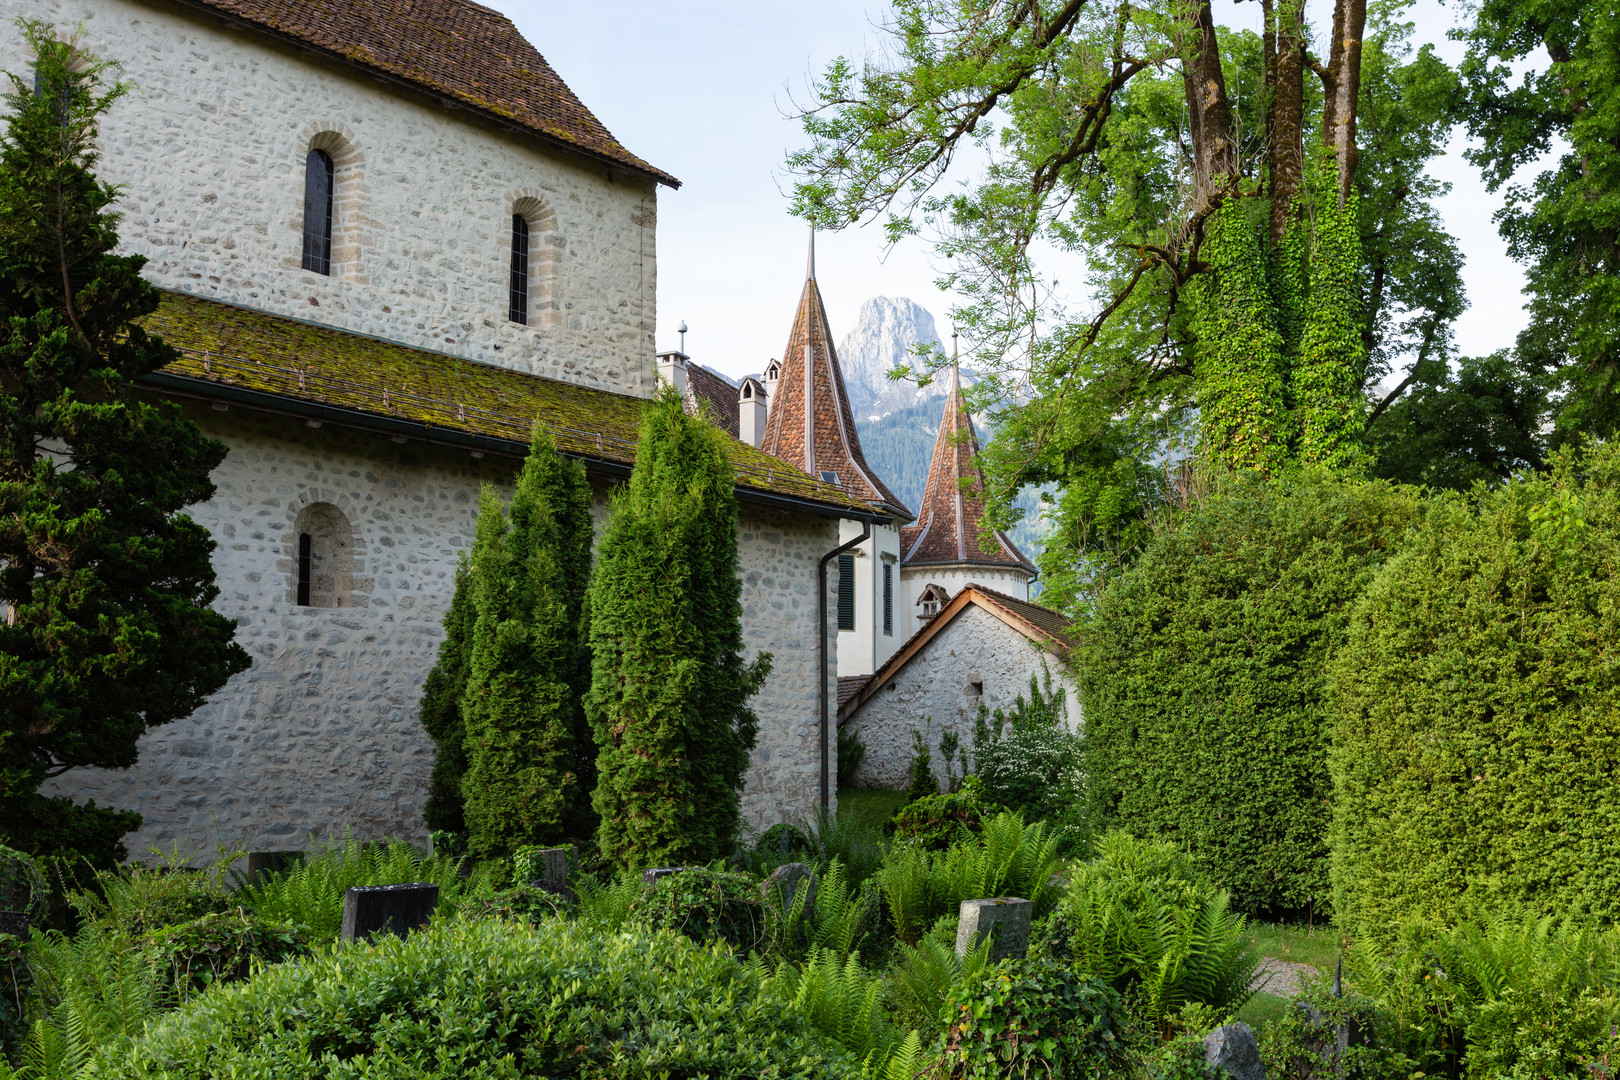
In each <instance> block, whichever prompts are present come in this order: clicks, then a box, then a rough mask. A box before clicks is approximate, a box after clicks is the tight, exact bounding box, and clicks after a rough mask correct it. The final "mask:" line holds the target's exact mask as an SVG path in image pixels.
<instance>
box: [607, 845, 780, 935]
mask: <svg viewBox="0 0 1620 1080" xmlns="http://www.w3.org/2000/svg"><path fill="white" fill-rule="evenodd" d="M629 915H630V919H631V920H632V921H633V922H635V923H638V924H640V925H642V926H646V927H651V928H655V929H668V930H675V931H678V932H680V933H682V934H684V935H686V936H687V937H689V938H691V939H692V940H693V941H697V942H704V943H707V942H713V941H723V942H725V943H726V944H728V945H730V946H731V947H732V948H734V949H737V950H739V951H741V952H751V951H753V950H755V949H758V948H760V947H761V946H763V945H764V944H765V943H766V941H767V938H768V935H769V933H770V921H769V914H768V912H767V911H766V905H765V902H764V899H763V898H762V897H761V896H760V892H759V885H758V884H757V883H755V881H754V879H753V878H750V877H748V876H746V875H744V874H731V873H727V872H725V871H723V870H710V869H707V868H705V867H702V866H692V867H688V868H687V869H685V870H682V871H681V872H680V873H678V874H666V875H665V876H663V877H661V878H659V879H658V881H657V883H656V884H654V885H653V886H651V887H643V888H642V890H641V894H640V896H639V897H637V899H636V901H635V903H634V904H633V905H632V906H631V908H630V912H629Z"/></svg>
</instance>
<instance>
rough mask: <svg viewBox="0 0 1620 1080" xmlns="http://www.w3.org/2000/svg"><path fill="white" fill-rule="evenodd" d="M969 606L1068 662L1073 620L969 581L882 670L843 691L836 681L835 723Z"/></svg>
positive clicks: (841, 682) (861, 677) (847, 716)
mask: <svg viewBox="0 0 1620 1080" xmlns="http://www.w3.org/2000/svg"><path fill="white" fill-rule="evenodd" d="M969 607H980V608H983V609H984V610H985V611H988V612H990V613H991V614H992V615H994V616H996V618H998V619H1000V620H1001V621H1002V622H1004V623H1006V624H1007V625H1008V626H1011V627H1012V628H1013V629H1014V630H1017V631H1018V632H1019V633H1021V634H1023V635H1024V636H1025V637H1027V638H1029V639H1030V640H1031V641H1033V642H1035V643H1036V644H1037V645H1039V646H1040V647H1041V648H1042V649H1046V650H1050V651H1051V653H1052V655H1053V656H1055V657H1056V658H1057V659H1058V660H1059V661H1061V662H1064V663H1067V662H1068V659H1069V651H1070V649H1072V648H1073V647H1074V645H1075V640H1074V621H1073V620H1072V619H1070V618H1069V617H1068V616H1066V615H1061V614H1059V613H1058V612H1056V611H1053V610H1052V609H1051V608H1044V607H1041V605H1039V604H1032V603H1030V602H1029V601H1028V600H1020V599H1018V598H1017V597H1015V596H1008V595H1007V594H1006V593H1004V592H997V591H996V590H995V589H987V588H985V587H984V586H983V585H978V584H974V583H973V582H969V583H968V584H966V585H964V586H962V588H961V589H960V590H959V591H958V592H957V594H956V595H955V596H953V597H951V602H950V603H949V604H946V605H945V607H944V608H942V609H941V610H940V613H939V614H938V615H936V616H934V617H933V618H932V619H929V620H928V621H927V622H926V623H924V624H923V625H922V628H921V629H920V630H918V631H917V632H916V633H915V634H912V635H911V637H910V638H908V639H907V640H906V643H905V644H904V645H902V646H900V648H898V649H896V650H895V652H894V655H893V656H891V657H889V659H888V660H886V661H884V662H883V665H882V666H881V667H879V668H878V669H877V670H876V671H874V672H873V673H872V674H871V675H857V676H854V677H853V678H854V679H856V680H858V681H859V685H857V686H855V687H853V688H849V689H847V690H846V688H845V686H844V680H843V679H842V678H840V679H839V680H838V723H839V724H840V725H841V724H843V723H844V722H845V721H847V720H849V719H850V717H852V716H854V715H855V713H856V712H858V711H859V710H860V708H861V706H862V705H864V704H866V702H867V701H868V700H869V699H870V698H871V696H872V695H873V694H875V693H876V692H877V690H878V688H879V687H881V686H882V685H883V684H884V683H886V682H888V681H889V680H890V679H892V678H894V677H895V675H897V674H898V673H899V672H900V670H901V669H902V668H904V667H905V666H906V665H907V664H909V663H911V661H912V659H913V658H914V657H916V656H917V655H918V654H919V653H921V652H922V651H923V649H924V648H925V647H927V645H928V643H929V642H930V641H932V640H933V639H934V637H935V635H937V634H938V633H940V632H941V631H942V630H944V629H945V627H947V626H949V625H950V624H951V622H952V621H953V620H954V619H955V618H956V617H957V616H958V615H960V614H961V613H962V612H964V611H966V610H967V609H968V608H969Z"/></svg>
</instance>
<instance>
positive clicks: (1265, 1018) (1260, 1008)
mask: <svg viewBox="0 0 1620 1080" xmlns="http://www.w3.org/2000/svg"><path fill="white" fill-rule="evenodd" d="M1287 1011H1288V999H1287V998H1284V997H1278V996H1277V995H1276V994H1256V995H1254V997H1252V998H1250V999H1249V1003H1248V1004H1247V1005H1245V1006H1243V1008H1242V1009H1240V1010H1238V1014H1237V1016H1236V1017H1235V1019H1237V1020H1238V1021H1240V1022H1242V1023H1245V1024H1248V1025H1249V1026H1250V1027H1252V1028H1253V1029H1254V1030H1256V1031H1259V1030H1261V1029H1262V1028H1264V1027H1265V1026H1266V1025H1267V1024H1271V1023H1274V1022H1276V1021H1278V1020H1281V1019H1282V1017H1283V1014H1285V1013H1286V1012H1287Z"/></svg>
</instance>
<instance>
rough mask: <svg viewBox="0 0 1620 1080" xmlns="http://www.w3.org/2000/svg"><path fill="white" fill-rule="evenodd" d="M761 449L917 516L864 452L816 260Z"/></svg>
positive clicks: (868, 499) (802, 297) (864, 497)
mask: <svg viewBox="0 0 1620 1080" xmlns="http://www.w3.org/2000/svg"><path fill="white" fill-rule="evenodd" d="M760 449H762V450H764V451H765V452H766V453H767V454H771V455H773V456H775V457H779V458H781V459H782V460H783V461H788V462H792V463H793V464H794V465H795V466H797V467H798V468H801V469H803V470H804V471H805V472H807V473H810V474H811V475H812V476H820V475H821V473H823V472H832V473H836V474H837V475H838V482H839V484H841V485H842V486H843V488H844V490H845V491H847V492H849V494H851V495H852V496H854V497H855V498H857V499H861V500H863V501H865V502H869V503H874V504H877V505H880V506H884V507H887V508H889V509H891V510H892V511H893V512H895V513H896V514H898V515H899V516H901V517H903V518H906V519H910V518H911V517H912V513H911V511H910V510H908V509H906V504H905V503H903V502H901V501H900V500H899V499H898V498H896V497H895V495H894V493H893V492H891V491H890V490H889V489H888V487H886V486H885V485H884V483H883V481H882V480H881V479H879V477H878V475H877V473H876V471H874V470H873V468H872V467H871V466H870V465H868V464H867V463H866V458H865V456H864V455H863V454H862V453H861V438H860V435H859V434H858V433H857V432H856V430H855V416H854V414H853V413H852V412H851V411H850V407H849V394H848V393H847V392H846V391H845V389H844V375H843V372H842V371H841V370H840V369H839V367H838V353H837V352H836V351H835V350H834V349H833V343H832V330H831V329H830V328H829V327H828V325H827V309H826V307H825V306H823V304H822V302H821V290H820V289H818V288H817V287H816V277H815V265H814V262H813V261H812V263H811V268H810V271H809V273H808V274H807V275H806V277H805V282H804V292H803V293H802V294H801V295H800V297H799V309H798V313H797V314H796V315H795V316H794V319H793V331H792V332H791V333H790V334H788V343H787V349H786V350H785V351H784V352H783V353H782V369H781V376H780V378H779V379H778V380H777V382H776V389H775V390H774V391H773V393H772V395H771V400H770V413H769V415H768V416H767V418H766V421H765V438H764V440H763V441H762V442H761V443H760Z"/></svg>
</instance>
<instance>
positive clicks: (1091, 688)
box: [1078, 474, 1422, 913]
mask: <svg viewBox="0 0 1620 1080" xmlns="http://www.w3.org/2000/svg"><path fill="white" fill-rule="evenodd" d="M1421 506H1422V500H1421V498H1420V496H1419V494H1418V493H1417V492H1416V491H1414V490H1412V489H1406V488H1398V487H1394V486H1392V485H1389V484H1386V483H1382V482H1379V483H1357V482H1352V481H1345V480H1339V479H1334V478H1332V477H1330V476H1326V475H1320V474H1308V475H1305V476H1300V477H1295V478H1292V479H1287V480H1276V481H1271V482H1265V481H1260V480H1255V479H1246V478H1237V477H1233V478H1228V479H1227V480H1225V481H1224V482H1222V484H1221V485H1220V486H1219V488H1218V489H1217V490H1216V491H1215V492H1214V493H1213V494H1211V495H1209V496H1208V497H1207V498H1205V499H1204V500H1203V501H1201V502H1200V503H1198V504H1197V505H1196V506H1194V507H1193V508H1192V509H1190V510H1189V511H1187V512H1186V514H1185V515H1184V516H1182V517H1181V518H1180V520H1179V521H1177V522H1176V523H1175V525H1174V527H1172V528H1169V529H1167V530H1166V531H1164V532H1162V533H1161V534H1160V535H1158V536H1157V537H1155V538H1154V539H1153V541H1152V542H1151V543H1150V544H1149V545H1148V547H1147V550H1146V551H1145V552H1144V553H1143V555H1142V556H1141V558H1140V559H1139V560H1138V561H1137V562H1136V563H1134V564H1133V565H1132V566H1131V567H1130V568H1129V569H1127V570H1126V571H1125V572H1124V573H1123V575H1122V576H1121V577H1120V578H1118V579H1117V580H1116V581H1115V582H1113V583H1112V584H1111V585H1110V586H1109V588H1108V589H1107V590H1106V592H1105V593H1104V594H1103V596H1102V598H1101V600H1100V602H1099V604H1098V607H1097V611H1096V615H1095V617H1094V618H1093V619H1092V620H1091V622H1090V624H1089V625H1088V626H1087V627H1086V630H1085V635H1084V636H1085V648H1084V649H1083V650H1080V651H1079V653H1078V656H1079V660H1078V668H1079V676H1080V683H1081V689H1082V693H1083V695H1084V700H1085V703H1086V716H1085V739H1084V763H1085V776H1086V783H1087V785H1088V797H1089V804H1090V810H1089V811H1088V815H1089V819H1090V820H1091V822H1092V824H1093V826H1094V827H1095V828H1096V829H1098V830H1099V831H1102V830H1106V829H1109V828H1123V829H1127V830H1129V831H1131V832H1134V833H1136V834H1138V835H1142V836H1155V837H1161V838H1166V839H1171V840H1174V841H1175V842H1176V843H1178V844H1180V845H1181V846H1182V847H1183V848H1185V849H1186V850H1188V851H1190V852H1192V853H1193V858H1194V859H1195V860H1196V861H1197V863H1198V865H1199V867H1200V868H1201V869H1202V870H1203V871H1204V872H1205V873H1206V874H1207V875H1209V876H1210V878H1211V879H1212V880H1214V881H1215V882H1216V883H1217V884H1219V885H1221V886H1222V887H1224V888H1226V889H1228V890H1230V892H1231V893H1232V896H1233V898H1234V901H1235V903H1236V904H1237V905H1238V906H1239V907H1240V908H1242V909H1243V910H1245V911H1254V912H1258V911H1276V912H1310V911H1314V912H1318V913H1320V912H1325V911H1327V910H1329V905H1330V890H1329V885H1328V841H1327V833H1328V815H1329V810H1328V800H1329V792H1330V784H1329V780H1328V769H1327V747H1326V734H1327V733H1326V730H1325V725H1326V723H1327V719H1328V715H1329V692H1328V684H1327V673H1326V669H1327V662H1328V659H1329V657H1330V656H1331V655H1332V654H1333V652H1334V650H1335V649H1337V648H1338V647H1339V645H1340V644H1341V643H1342V642H1343V641H1344V639H1345V635H1346V627H1347V624H1348V622H1349V608H1350V605H1351V603H1352V602H1353V601H1354V600H1355V598H1356V597H1357V596H1359V595H1360V594H1361V592H1362V591H1363V590H1364V589H1365V588H1366V586H1367V584H1368V582H1369V581H1371V579H1372V577H1373V575H1374V573H1375V572H1376V571H1377V569H1378V567H1379V565H1380V564H1381V563H1382V562H1383V561H1384V560H1386V559H1388V558H1389V557H1390V556H1391V554H1392V553H1393V551H1394V549H1395V547H1396V544H1397V542H1398V541H1399V540H1400V538H1401V537H1402V536H1403V535H1404V533H1405V532H1406V529H1407V527H1408V526H1409V525H1410V524H1411V522H1413V521H1414V520H1415V519H1416V518H1417V517H1418V515H1419V511H1420V509H1421ZM1418 861H1422V860H1418Z"/></svg>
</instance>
